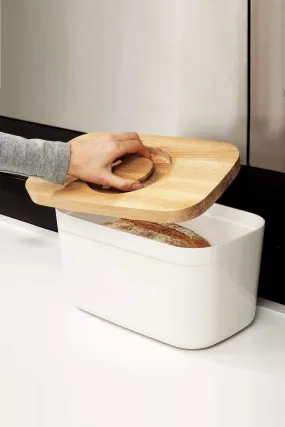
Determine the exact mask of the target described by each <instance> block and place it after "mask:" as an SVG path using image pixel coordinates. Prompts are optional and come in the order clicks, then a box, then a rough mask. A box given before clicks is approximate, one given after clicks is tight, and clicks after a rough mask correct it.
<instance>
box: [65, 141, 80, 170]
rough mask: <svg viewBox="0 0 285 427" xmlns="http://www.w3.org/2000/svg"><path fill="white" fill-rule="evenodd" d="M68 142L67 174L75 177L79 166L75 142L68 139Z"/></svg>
mask: <svg viewBox="0 0 285 427" xmlns="http://www.w3.org/2000/svg"><path fill="white" fill-rule="evenodd" d="M68 144H69V146H70V160H69V168H68V172H67V174H68V175H71V176H75V177H76V176H77V175H78V168H79V164H78V156H77V144H76V142H73V141H70V142H69V143H68Z"/></svg>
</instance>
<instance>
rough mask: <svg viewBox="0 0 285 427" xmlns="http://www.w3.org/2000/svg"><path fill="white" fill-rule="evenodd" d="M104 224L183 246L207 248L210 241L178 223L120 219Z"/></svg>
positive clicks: (158, 240)
mask: <svg viewBox="0 0 285 427" xmlns="http://www.w3.org/2000/svg"><path fill="white" fill-rule="evenodd" d="M104 226H106V227H109V228H112V229H114V230H121V231H124V232H126V233H129V234H134V235H136V236H141V237H144V238H147V239H151V240H155V241H157V242H161V243H165V244H168V245H171V246H177V247H181V248H207V247H209V246H211V245H210V243H209V242H208V241H207V240H206V239H204V238H203V237H201V236H199V235H198V234H196V233H194V231H192V230H190V229H188V228H186V227H182V226H181V225H178V224H158V223H155V222H147V221H136V220H130V219H119V220H116V221H111V222H106V223H105V224H104Z"/></svg>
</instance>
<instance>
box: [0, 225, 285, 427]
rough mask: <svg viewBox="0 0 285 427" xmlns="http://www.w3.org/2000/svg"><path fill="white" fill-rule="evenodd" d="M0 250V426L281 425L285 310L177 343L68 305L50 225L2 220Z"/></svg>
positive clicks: (263, 310)
mask: <svg viewBox="0 0 285 427" xmlns="http://www.w3.org/2000/svg"><path fill="white" fill-rule="evenodd" d="M0 254H1V257H0V272H1V276H0V277H1V279H0V338H1V340H0V425H1V427H2V426H3V427H12V426H13V427H121V426H122V427H188V426H189V427H190V426H191V427H192V426H193V427H271V426H272V427H281V426H282V427H284V425H285V411H284V404H285V315H284V314H282V313H279V312H276V311H272V310H269V309H267V308H264V307H259V309H258V312H257V317H256V320H255V322H254V323H253V325H252V326H250V327H249V328H247V329H246V330H245V331H243V332H241V333H240V334H238V335H236V336H235V337H232V338H231V339H229V340H227V341H225V342H223V343H221V344H219V345H217V346H215V347H212V348H210V349H206V350H196V351H186V350H179V349H175V348H172V347H170V346H167V345H165V344H161V343H159V342H156V341H153V340H151V339H148V338H145V337H142V336H139V335H138V334H135V333H132V332H129V331H127V330H124V329H122V328H120V327H118V326H114V325H112V324H110V323H108V322H105V321H103V320H100V319H98V318H96V317H94V316H92V315H89V314H87V313H84V312H82V311H80V310H78V309H76V308H73V307H71V306H70V305H69V304H68V302H67V298H66V294H65V287H64V284H63V280H62V268H61V259H60V250H59V245H58V237H57V234H56V233H52V232H49V231H46V230H42V229H39V228H37V227H33V226H30V225H28V224H24V223H21V222H18V221H15V220H12V219H8V218H5V217H1V216H0ZM94 268H95V266H94Z"/></svg>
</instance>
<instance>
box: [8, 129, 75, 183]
mask: <svg viewBox="0 0 285 427" xmlns="http://www.w3.org/2000/svg"><path fill="white" fill-rule="evenodd" d="M69 162H70V144H67V143H64V142H52V141H42V140H41V139H25V138H21V137H19V136H14V135H8V134H6V133H2V132H0V172H8V173H13V174H17V175H23V176H37V177H39V178H43V179H45V180H46V181H51V182H55V183H58V184H62V183H63V182H64V178H65V176H66V173H67V171H68V168H69Z"/></svg>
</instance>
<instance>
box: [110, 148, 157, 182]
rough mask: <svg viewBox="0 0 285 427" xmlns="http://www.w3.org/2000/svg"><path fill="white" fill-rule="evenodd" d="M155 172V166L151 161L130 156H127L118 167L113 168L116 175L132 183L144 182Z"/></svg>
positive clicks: (133, 155)
mask: <svg viewBox="0 0 285 427" xmlns="http://www.w3.org/2000/svg"><path fill="white" fill-rule="evenodd" d="M153 170H154V164H153V162H152V161H151V160H150V159H146V158H145V157H141V156H138V155H136V154H130V155H129V156H125V157H124V158H123V159H122V160H121V162H120V163H119V164H118V165H115V166H114V167H113V168H112V172H113V174H114V175H117V176H119V177H120V178H124V179H130V180H132V181H144V180H145V179H146V178H148V177H149V176H150V175H151V174H152V172H153Z"/></svg>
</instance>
